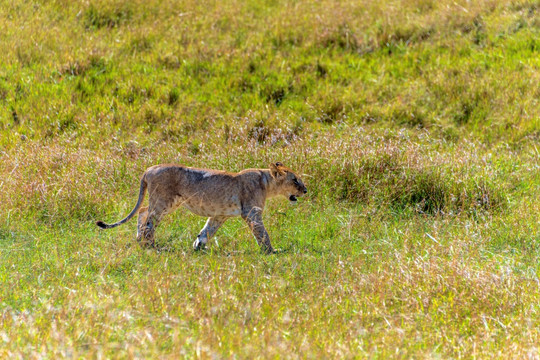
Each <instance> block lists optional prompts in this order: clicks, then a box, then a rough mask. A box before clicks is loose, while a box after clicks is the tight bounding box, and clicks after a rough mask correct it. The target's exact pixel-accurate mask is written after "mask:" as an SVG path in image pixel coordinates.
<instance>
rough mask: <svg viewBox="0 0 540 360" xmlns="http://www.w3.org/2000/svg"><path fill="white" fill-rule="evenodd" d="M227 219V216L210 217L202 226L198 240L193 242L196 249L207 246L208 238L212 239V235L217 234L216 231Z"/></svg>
mask: <svg viewBox="0 0 540 360" xmlns="http://www.w3.org/2000/svg"><path fill="white" fill-rule="evenodd" d="M225 220H227V218H226V217H211V218H208V221H206V224H205V225H204V227H203V228H202V230H201V232H200V233H199V235H197V240H195V242H194V243H193V249H194V250H201V249H204V248H205V247H206V244H207V243H208V239H211V238H212V236H214V235H215V234H216V231H218V229H219V228H220V226H221V225H223V223H224V222H225Z"/></svg>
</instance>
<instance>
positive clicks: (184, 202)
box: [175, 196, 241, 217]
mask: <svg viewBox="0 0 540 360" xmlns="http://www.w3.org/2000/svg"><path fill="white" fill-rule="evenodd" d="M175 202H176V204H175V205H176V206H175V207H178V206H183V207H185V208H186V209H188V210H189V211H191V212H192V213H194V214H197V215H200V216H206V217H216V216H227V217H229V216H231V217H232V216H239V215H240V214H241V208H240V203H239V202H238V203H237V202H235V201H234V199H231V200H230V201H226V202H212V201H208V200H205V199H202V198H199V197H197V196H193V197H187V198H184V197H179V199H178V200H176V201H175Z"/></svg>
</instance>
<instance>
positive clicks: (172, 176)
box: [96, 162, 307, 253]
mask: <svg viewBox="0 0 540 360" xmlns="http://www.w3.org/2000/svg"><path fill="white" fill-rule="evenodd" d="M146 190H148V194H149V201H148V207H143V208H141V205H142V202H143V199H144V195H145V193H146ZM306 193H307V189H306V187H305V185H304V183H303V182H302V180H300V178H299V177H298V175H296V174H295V173H294V172H293V171H292V170H290V169H288V168H287V167H285V166H284V165H283V164H282V163H280V162H277V163H275V164H270V168H269V169H246V170H243V171H240V172H239V173H231V172H226V171H220V170H208V169H196V168H191V167H186V166H180V165H171V164H165V165H156V166H152V167H150V168H148V169H147V170H146V172H145V173H144V174H143V176H142V178H141V187H140V190H139V200H138V201H137V205H135V208H134V209H133V210H132V211H131V213H129V215H128V216H127V217H126V218H125V219H122V220H120V221H118V222H117V223H114V224H110V225H109V224H105V223H104V222H102V221H98V222H97V223H96V224H97V225H98V226H99V227H101V228H103V229H110V228H113V227H116V226H118V225H121V224H123V223H125V222H127V221H128V220H129V219H131V218H132V217H133V216H134V215H135V213H137V211H138V212H139V220H138V225H137V241H138V242H139V244H141V246H150V247H153V246H154V232H155V228H156V226H157V225H158V224H159V222H160V221H161V220H162V219H163V217H164V216H165V215H167V214H169V213H171V212H172V211H174V210H176V209H177V208H178V207H180V206H183V207H185V208H187V209H188V210H190V211H192V212H193V213H195V214H197V215H201V216H206V217H208V221H207V222H206V225H205V226H204V227H203V228H202V230H201V232H200V233H199V235H198V236H197V240H195V242H194V243H193V248H194V249H195V250H199V249H202V248H204V247H205V246H206V244H207V243H208V239H210V238H211V237H212V236H214V234H215V233H216V231H217V230H218V229H219V227H220V226H221V225H222V224H223V223H224V222H225V220H227V219H228V218H230V217H233V216H242V218H243V219H244V220H245V221H246V222H247V223H248V225H249V227H250V229H251V231H252V232H253V235H255V238H256V239H257V242H258V243H259V245H260V246H261V248H262V249H263V251H265V252H266V253H272V252H273V251H274V250H273V248H272V244H271V243H270V237H269V236H268V233H267V232H266V229H265V228H264V224H263V221H262V211H263V209H264V204H265V202H266V199H267V198H269V197H274V196H278V195H283V196H286V197H288V198H289V201H291V202H293V203H294V202H296V201H297V196H302V195H304V194H306ZM139 209H140V210H139Z"/></svg>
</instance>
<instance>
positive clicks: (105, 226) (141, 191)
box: [96, 176, 147, 229]
mask: <svg viewBox="0 0 540 360" xmlns="http://www.w3.org/2000/svg"><path fill="white" fill-rule="evenodd" d="M146 187H147V184H146V179H145V176H143V177H142V179H141V188H140V189H139V200H138V201H137V205H135V207H134V208H133V210H131V212H130V213H129V215H128V216H126V217H125V218H124V219H122V220H120V221H118V222H116V223H114V224H105V223H104V222H103V221H98V222H96V225H97V226H99V227H100V228H102V229H111V228H114V227H117V226H118V225H122V224H123V223H125V222H127V221H129V219H131V218H132V217H133V215H135V214H136V213H137V211H139V208H140V207H141V204H142V202H143V199H144V195H145V194H146Z"/></svg>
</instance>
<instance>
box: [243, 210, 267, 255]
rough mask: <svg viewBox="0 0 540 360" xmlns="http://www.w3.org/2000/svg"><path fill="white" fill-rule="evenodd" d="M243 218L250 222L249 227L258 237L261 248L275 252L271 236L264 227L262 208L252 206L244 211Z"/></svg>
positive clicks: (256, 237)
mask: <svg viewBox="0 0 540 360" xmlns="http://www.w3.org/2000/svg"><path fill="white" fill-rule="evenodd" d="M242 218H243V219H244V220H246V222H247V223H248V225H249V228H250V229H251V232H253V235H255V239H257V243H258V244H259V246H260V247H261V249H262V250H263V251H264V252H265V253H267V254H271V253H273V252H274V249H273V248H272V244H271V243H270V236H269V235H268V232H267V231H266V229H265V228H264V224H263V221H262V208H260V207H252V208H250V209H249V210H248V209H246V211H243V212H242Z"/></svg>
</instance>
